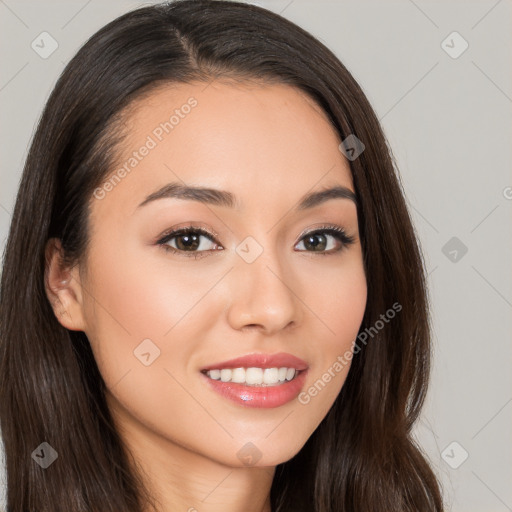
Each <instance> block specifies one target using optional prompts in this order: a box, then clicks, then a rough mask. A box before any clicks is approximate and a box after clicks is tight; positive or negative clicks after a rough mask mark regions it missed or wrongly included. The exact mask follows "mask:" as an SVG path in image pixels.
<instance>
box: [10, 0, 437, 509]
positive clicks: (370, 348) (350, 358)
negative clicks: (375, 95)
mask: <svg viewBox="0 0 512 512" xmlns="http://www.w3.org/2000/svg"><path fill="white" fill-rule="evenodd" d="M427 305H428V303H427V292H426V286H425V275H424V267H423V260H422V257H421V252H420V249H419V245H418V242H417V239H416V236H415V232H414V229H413V227H412V224H411V220H410V217H409V214H408V211H407V208H406V205H405V201H404V197H403V194H402V190H401V187H400V183H399V181H398V177H397V175H396V173H395V170H394V165H393V160H392V156H391V154H390V151H389V149H388V147H387V143H386V140H385V137H384V134H383V133H382V130H381V128H380V126H379V123H378V121H377V119H376V116H375V114H374V112H373V110H372V108H371V106H370V104H369V103H368V101H367V99H366V98H365V96H364V94H363V92H362V91H361V89H360V87H359V86H358V85H357V83H356V82H355V80H354V79H353V78H352V76H351V75H350V73H349V72H348V71H347V69H346V68H345V67H344V66H343V64H341V63H340V62H339V60H338V59H337V58H336V57H335V56H334V55H333V54H332V52H330V51H329V50H328V49H327V48H326V47H325V46H323V45H322V44H321V43H320V42H319V41H317V40H316V39H314V38H313V37H312V36H311V35H309V34H308V33H307V32H305V31H304V30H302V29H300V28H299V27H297V26H295V25H294V24H292V23H291V22H289V21H287V20H285V19H283V18H281V17H280V16H278V15H276V14H273V13H271V12H268V11H266V10H264V9H262V8H259V7H256V6H252V5H247V4H239V3H236V2H223V1H215V2H212V1H208V0H183V1H179V2H174V3H172V4H161V5H156V6H151V7H143V8H140V9H137V10H135V11H133V12H130V13H128V14H126V15H123V16H121V17H119V18H118V19H116V20H114V21H113V22H111V23H109V24H108V25H107V26H105V27H104V28H102V29H101V30H100V31H99V32H97V33H96V34H95V35H94V36H93V37H92V38H91V39H90V40H89V41H88V42H87V43H86V44H85V45H84V46H83V48H82V49H81V50H80V51H79V52H78V53H77V55H76V56H75V57H74V58H73V59H72V61H71V62H70V63H69V64H68V66H67V67H66V69H65V71H64V72H63V74H62V76H61V77H60V79H59V81H58V83H57V84H56V86H55V89H54V91H53V92H52V94H51V97H50V98H49V100H48V103H47V105H46V108H45V110H44V112H43V115H42V118H41V121H40V123H39V126H38V129H37V132H36V134H35V136H34V140H33V142H32V145H31V148H30V152H29V155H28V158H27V161H26V165H25V168H24V172H23V177H22V180H21V184H20V188H19V193H18V196H17V200H16V204H15V210H14V215H13V221H12V225H11V230H10V233H9V237H8V240H7V246H6V251H5V257H4V267H3V274H2V282H1V316H0V326H1V363H0V365H1V366H0V382H1V399H0V421H1V429H2V436H3V441H4V445H5V454H6V468H7V476H8V482H7V483H8V487H7V500H8V510H9V512H17V511H26V510H31V511H32V510H37V511H50V510H51V511H52V512H55V511H61V510H62V511H95V512H96V511H98V512H99V511H101V512H103V511H116V512H118V511H121V510H122V511H134V512H135V511H138V512H141V511H142V512H148V511H150V510H151V511H153V510H155V511H171V510H172V511H175V510H188V511H198V512H203V511H209V512H211V511H216V510H220V509H221V508H222V510H223V511H238V510H244V511H254V512H256V511H258V512H260V511H261V512H270V511H272V512H284V511H294V512H296V511H315V512H327V511H339V510H343V511H375V510H386V511H388V512H391V511H434V510H435V511H440V510H442V507H443V505H442V499H441V494H440V490H439V485H438V483H437V480H436V477H435V475H434V474H433V472H432V470H431V468H430V467H429V465H428V462H427V461H426V459H425V458H424V456H423V455H422V452H421V450H420V448H419V447H418V446H416V445H415V443H414V440H413V439H412V437H411V428H412V426H413V424H414V422H415V420H416V419H417V417H418V414H419V412H420V409H421V406H422V404H423V401H424V398H425V394H426V389H427V382H428V375H429V364H430V334H429V324H428V310H427Z"/></svg>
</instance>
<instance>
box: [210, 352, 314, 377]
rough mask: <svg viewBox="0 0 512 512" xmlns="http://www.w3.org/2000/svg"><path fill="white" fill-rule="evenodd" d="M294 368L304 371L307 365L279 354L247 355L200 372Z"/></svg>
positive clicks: (290, 356) (297, 359) (281, 353)
mask: <svg viewBox="0 0 512 512" xmlns="http://www.w3.org/2000/svg"><path fill="white" fill-rule="evenodd" d="M283 367H286V368H295V369H296V370H306V369H307V368H308V364H307V363H306V362H305V361H303V360H302V359H300V358H298V357H296V356H293V355H291V354H287V353H285V352H279V353H278V354H248V355H246V356H241V357H237V358H235V359H230V360H229V361H222V362H219V363H214V364H210V365H208V366H205V367H204V368H201V371H202V372H204V371H208V370H219V369H223V368H283Z"/></svg>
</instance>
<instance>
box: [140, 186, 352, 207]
mask: <svg viewBox="0 0 512 512" xmlns="http://www.w3.org/2000/svg"><path fill="white" fill-rule="evenodd" d="M172 198H175V199H185V200H187V199H188V200H191V201H198V202H200V203H204V204H211V205H214V206H224V207H226V208H237V209H239V203H238V201H237V198H236V196H235V195H234V194H232V193H231V192H228V191H226V190H219V189H215V188H207V187H200V186H190V185H183V184H181V183H168V184H167V185H164V186H163V187H161V188H159V189H158V190H156V191H155V192H153V193H151V194H150V195H149V196H147V197H146V199H144V201H142V203H140V204H139V206H137V209H139V208H141V207H142V206H144V205H147V204H149V203H151V202H153V201H157V200H158V199H172ZM331 199H349V200H350V201H352V202H353V203H354V204H355V205H356V206H357V204H358V202H357V198H356V195H355V194H354V192H353V191H352V190H350V189H349V188H347V187H344V186H342V185H337V186H334V187H331V188H326V189H323V190H319V191H317V192H309V193H308V194H306V195H304V196H303V197H302V198H301V199H300V202H299V204H298V205H297V206H296V207H295V210H296V211H300V210H306V209H309V208H313V207H315V206H318V205H320V204H322V203H325V202H326V201H329V200H331Z"/></svg>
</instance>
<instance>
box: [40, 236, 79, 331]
mask: <svg viewBox="0 0 512 512" xmlns="http://www.w3.org/2000/svg"><path fill="white" fill-rule="evenodd" d="M45 257H46V266H45V277H44V279H45V290H46V295H47V297H48V300H49V301H50V304H51V305H52V309H53V311H54V313H55V316H56V318H57V320H58V321H59V323H60V324H61V325H62V326H63V327H65V328H66V329H69V330H72V331H84V330H85V322H84V316H83V309H82V306H83V304H82V287H81V283H80V275H79V266H78V265H74V266H73V267H70V268H69V267H65V266H64V265H63V259H62V257H63V250H62V245H61V242H60V240H59V239H58V238H51V239H49V240H48V242H47V244H46V250H45Z"/></svg>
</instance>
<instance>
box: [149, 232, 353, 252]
mask: <svg viewBox="0 0 512 512" xmlns="http://www.w3.org/2000/svg"><path fill="white" fill-rule="evenodd" d="M190 233H194V234H199V235H203V236H205V237H206V238H209V239H210V240H211V241H212V242H214V243H215V244H217V242H216V240H215V238H216V235H215V234H213V233H210V232H209V231H207V230H206V229H203V228H200V227H194V226H187V227H185V228H179V229H176V230H175V231H171V232H169V233H167V234H165V235H164V236H163V237H162V238H161V239H160V240H158V242H157V245H160V246H162V248H163V249H164V250H165V251H167V252H171V253H173V254H178V255H180V256H185V257H191V258H194V259H199V258H203V257H205V256H208V255H209V254H211V252H212V251H214V250H215V249H211V250H207V251H181V250H178V249H175V248H174V247H171V246H170V245H167V242H169V241H170V240H172V239H173V238H176V237H178V236H181V235H187V234H190ZM318 234H327V235H331V236H333V237H335V238H336V239H337V240H338V241H340V242H341V243H342V246H341V247H340V248H339V249H336V250H334V251H333V250H330V251H321V252H316V251H299V252H310V253H314V254H317V255H319V256H328V255H334V254H337V253H339V252H340V251H342V250H343V249H345V248H347V247H348V246H349V245H351V244H353V243H354V242H355V237H353V236H351V235H348V234H347V233H346V231H345V230H344V229H343V228H341V227H339V226H335V225H332V224H329V225H326V226H321V227H319V228H316V229H314V230H313V231H309V232H307V233H305V234H304V235H303V236H302V238H301V239H300V240H299V243H300V242H302V241H303V240H304V238H306V237H307V236H312V235H318ZM187 253H188V254H187ZM204 253H206V254H204Z"/></svg>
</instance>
